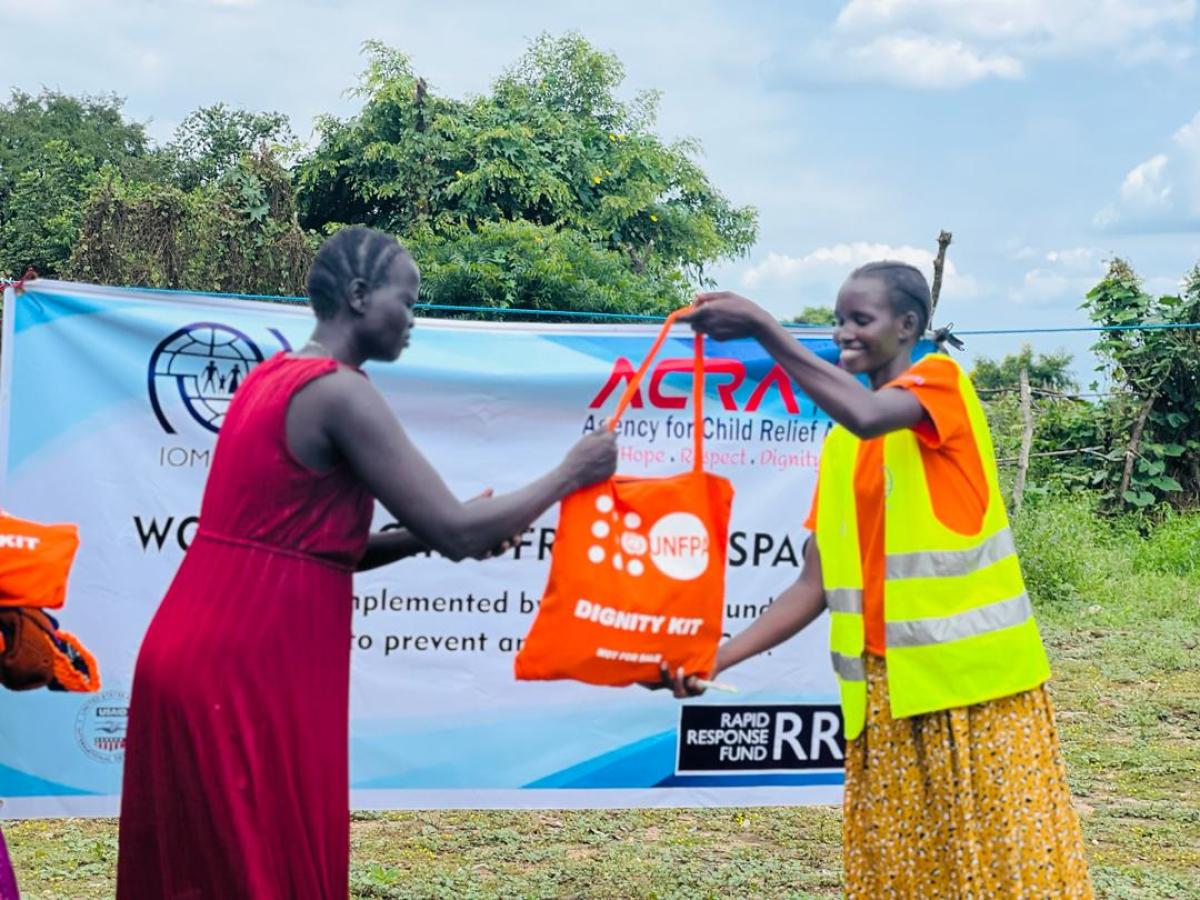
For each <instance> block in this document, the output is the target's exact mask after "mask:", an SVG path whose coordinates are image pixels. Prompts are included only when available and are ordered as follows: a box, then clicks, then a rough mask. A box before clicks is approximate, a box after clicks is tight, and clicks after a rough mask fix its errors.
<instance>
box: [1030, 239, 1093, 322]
mask: <svg viewBox="0 0 1200 900" xmlns="http://www.w3.org/2000/svg"><path fill="white" fill-rule="evenodd" d="M1031 256H1039V257H1040V259H1039V263H1038V265H1036V266H1035V267H1034V268H1032V269H1029V270H1028V271H1026V272H1025V273H1024V275H1023V276H1022V277H1021V281H1020V284H1018V285H1017V286H1016V287H1014V288H1012V289H1011V290H1010V291H1009V299H1010V300H1011V301H1012V302H1013V303H1016V304H1018V305H1020V306H1039V307H1047V308H1049V307H1065V308H1074V307H1077V306H1078V305H1079V304H1080V303H1081V302H1083V298H1084V296H1085V295H1086V294H1087V292H1088V291H1090V290H1091V289H1092V287H1093V286H1094V285H1095V284H1096V282H1097V281H1099V280H1100V279H1101V278H1102V277H1103V275H1104V266H1105V259H1106V253H1105V251H1102V250H1101V249H1099V248H1098V247H1067V248H1064V249H1061V250H1047V251H1046V252H1045V253H1042V254H1031Z"/></svg>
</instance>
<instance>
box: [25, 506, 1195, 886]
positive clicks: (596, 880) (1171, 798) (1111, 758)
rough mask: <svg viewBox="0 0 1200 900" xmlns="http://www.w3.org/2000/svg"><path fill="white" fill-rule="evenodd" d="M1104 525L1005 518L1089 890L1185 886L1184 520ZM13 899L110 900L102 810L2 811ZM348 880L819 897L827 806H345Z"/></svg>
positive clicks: (1189, 743)
mask: <svg viewBox="0 0 1200 900" xmlns="http://www.w3.org/2000/svg"><path fill="white" fill-rule="evenodd" d="M1138 525H1139V523H1137V522H1132V521H1123V522H1117V523H1110V522H1105V521H1103V520H1100V519H1099V518H1097V517H1096V516H1095V515H1094V514H1093V513H1092V510H1091V509H1090V507H1089V506H1088V504H1087V501H1086V499H1080V498H1075V499H1073V500H1070V501H1065V500H1054V499H1045V498H1034V499H1033V500H1031V503H1030V505H1029V506H1027V508H1026V510H1025V512H1024V513H1023V515H1022V516H1021V519H1020V521H1019V522H1017V523H1016V530H1017V534H1018V541H1019V543H1020V546H1021V552H1022V558H1023V561H1024V565H1025V569H1026V571H1027V573H1028V576H1029V578H1028V580H1029V585H1030V590H1031V592H1032V593H1033V595H1034V598H1035V601H1036V603H1037V606H1038V614H1039V618H1040V620H1041V624H1042V631H1043V634H1044V636H1045V638H1046V642H1047V644H1048V646H1049V648H1050V653H1051V656H1052V658H1053V661H1054V667H1055V677H1054V681H1053V682H1052V689H1053V693H1054V699H1055V703H1056V705H1057V707H1058V714H1059V727H1060V729H1061V733H1062V740H1063V747H1064V751H1065V753H1066V756H1067V764H1068V768H1069V771H1070V777H1071V786H1072V789H1073V790H1074V792H1075V798H1076V803H1077V806H1078V808H1079V811H1080V814H1081V816H1082V821H1083V828H1084V835H1085V838H1086V841H1087V846H1088V852H1089V855H1090V860H1091V869H1092V878H1093V880H1094V882H1095V885H1096V889H1097V893H1098V894H1099V896H1101V897H1111V898H1182V897H1200V649H1198V646H1197V645H1198V641H1200V571H1198V568H1200V516H1196V515H1191V516H1174V517H1172V518H1170V519H1168V520H1167V521H1166V522H1164V523H1162V524H1161V525H1159V526H1157V527H1155V528H1154V529H1152V530H1150V531H1148V532H1144V531H1143V530H1139V527H1138ZM5 833H6V835H7V836H8V840H9V845H10V849H11V850H12V852H13V857H14V862H15V863H16V866H17V872H18V876H19V878H20V879H21V882H22V889H23V892H24V895H25V896H26V897H29V898H70V900H91V898H103V897H111V896H112V891H113V867H114V863H115V859H116V850H117V845H116V843H117V842H116V825H115V821H114V820H112V819H100V820H60V821H45V820H39V821H30V822H12V823H6V824H5ZM352 839H353V852H352V869H351V886H352V893H353V896H355V897H361V898H408V897H413V898H416V897H446V898H451V897H453V898H459V897H603V898H618V897H639V898H651V897H659V898H665V897H681V898H689V900H691V898H706V897H753V896H761V897H833V896H838V895H839V894H840V885H841V821H840V815H839V813H838V811H837V810H836V809H830V808H799V809H756V810H726V809H710V810H623V811H611V810H606V811H571V812H565V811H546V812H419V813H384V814H358V815H355V817H354V823H353V826H352Z"/></svg>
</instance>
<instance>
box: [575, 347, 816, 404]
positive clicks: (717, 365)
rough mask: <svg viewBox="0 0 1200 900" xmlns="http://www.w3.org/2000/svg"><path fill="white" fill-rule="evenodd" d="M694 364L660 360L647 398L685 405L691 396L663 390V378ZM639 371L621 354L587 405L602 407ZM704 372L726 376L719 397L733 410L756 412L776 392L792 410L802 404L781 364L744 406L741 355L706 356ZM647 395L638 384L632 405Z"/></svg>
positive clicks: (658, 401)
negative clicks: (740, 399)
mask: <svg viewBox="0 0 1200 900" xmlns="http://www.w3.org/2000/svg"><path fill="white" fill-rule="evenodd" d="M694 366H695V362H694V361H693V360H692V359H691V358H690V357H689V358H687V359H670V358H668V359H663V360H660V361H659V362H658V363H657V364H656V365H655V366H654V368H653V369H652V370H651V372H650V375H649V376H648V378H647V379H646V381H647V382H648V383H649V386H648V387H647V388H646V398H648V399H649V401H650V405H651V406H652V407H654V408H655V409H683V408H685V407H686V406H687V403H688V398H687V397H686V396H685V395H684V394H664V393H663V380H664V379H665V378H666V377H667V376H668V375H670V374H672V373H675V372H684V373H689V374H690V373H691V372H692V370H693V368H694ZM636 371H637V369H636V367H635V366H634V365H633V363H631V362H630V361H629V360H628V359H626V358H625V357H623V356H622V357H620V358H618V359H617V361H616V362H615V363H613V367H612V371H611V372H610V373H609V376H608V381H606V382H605V383H604V387H602V388H600V391H599V393H597V394H596V396H595V397H593V398H592V402H591V403H589V404H588V407H589V408H590V409H599V408H600V407H602V406H603V405H604V404H605V403H606V402H607V401H608V399H609V397H611V396H612V395H613V394H617V395H618V396H619V395H620V393H621V391H623V390H624V389H625V386H626V385H627V384H628V383H629V382H630V381H632V380H633V375H634V372H636ZM704 374H705V376H723V378H722V380H721V381H718V382H717V385H716V387H717V397H718V398H719V399H720V401H721V406H722V407H723V408H724V409H726V410H729V411H732V412H738V411H742V412H755V411H757V410H758V408H759V407H760V406H762V403H763V400H764V399H765V398H766V396H767V395H768V394H769V393H776V394H778V396H779V399H780V401H781V402H782V403H783V407H784V409H786V410H787V411H788V412H790V413H793V414H798V413H799V412H800V405H799V404H798V403H797V402H796V392H795V389H794V388H793V387H792V380H791V379H790V378H788V375H787V372H785V371H784V370H783V367H782V366H779V365H775V366H772V367H771V369H770V370H768V371H767V374H766V375H764V376H763V378H762V380H761V381H759V383H758V386H757V387H755V388H754V391H753V392H752V393H751V394H750V397H749V399H747V400H746V405H745V406H739V404H738V400H737V390H738V388H740V387H741V386H742V384H743V383H744V382H745V381H746V365H745V363H743V362H742V361H741V360H739V359H722V358H710V359H705V360H704ZM644 383H645V382H644ZM646 398H643V396H642V389H641V388H640V387H639V388H638V389H637V390H636V391H634V393H633V397H632V398H631V399H630V401H629V405H630V406H632V407H634V408H635V409H642V408H644V407H645V405H646V403H645V400H646Z"/></svg>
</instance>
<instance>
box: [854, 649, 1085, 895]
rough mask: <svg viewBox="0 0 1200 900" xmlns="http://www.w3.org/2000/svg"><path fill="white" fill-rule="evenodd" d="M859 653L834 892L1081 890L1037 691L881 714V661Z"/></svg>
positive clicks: (1066, 797) (1076, 843) (1075, 840)
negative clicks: (855, 724) (863, 715)
mask: <svg viewBox="0 0 1200 900" xmlns="http://www.w3.org/2000/svg"><path fill="white" fill-rule="evenodd" d="M866 661H867V666H866V668H867V723H866V728H865V729H864V730H863V733H862V734H861V735H860V736H859V737H858V738H857V739H855V740H853V741H850V742H849V743H848V744H847V747H846V799H845V817H844V825H843V829H844V833H843V853H844V855H845V860H846V896H847V897H853V898H871V900H874V898H877V897H905V898H907V897H919V898H933V897H945V898H951V897H952V898H964V900H965V898H983V897H1012V898H1022V900H1026V898H1041V897H1053V898H1060V897H1072V898H1074V897H1091V896H1092V885H1091V881H1090V880H1089V878H1088V871H1087V860H1086V858H1085V856H1084V852H1083V837H1082V835H1081V833H1080V830H1079V820H1078V818H1077V817H1076V815H1075V810H1074V808H1073V807H1072V806H1071V794H1070V790H1069V789H1068V787H1067V777H1066V770H1065V768H1064V767H1063V762H1062V757H1061V755H1060V753H1059V747H1058V732H1057V730H1056V728H1055V726H1054V710H1053V707H1052V706H1051V704H1050V698H1049V697H1048V696H1047V694H1046V691H1045V689H1044V688H1037V689H1035V690H1032V691H1026V692H1024V693H1021V694H1017V695H1015V696H1012V697H1004V698H1001V699H999V700H992V701H989V702H987V703H979V704H976V705H975V706H968V707H963V708H959V709H951V710H946V711H944V712H936V713H929V714H927V715H923V716H915V717H913V718H910V719H893V718H892V716H891V713H890V711H889V708H888V691H887V677H886V670H885V668H884V661H883V659H882V658H881V657H878V656H872V655H870V654H868V655H867V657H866Z"/></svg>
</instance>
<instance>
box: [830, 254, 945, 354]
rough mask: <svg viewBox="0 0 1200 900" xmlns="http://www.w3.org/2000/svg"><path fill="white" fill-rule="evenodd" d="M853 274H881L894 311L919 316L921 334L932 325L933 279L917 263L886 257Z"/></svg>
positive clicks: (874, 276) (853, 276) (870, 275)
mask: <svg viewBox="0 0 1200 900" xmlns="http://www.w3.org/2000/svg"><path fill="white" fill-rule="evenodd" d="M850 277H851V278H860V277H861V278H878V279H879V280H880V281H882V282H883V285H884V287H885V288H886V289H887V293H888V300H889V301H890V302H891V304H892V311H893V312H894V313H895V314H896V315H898V316H900V315H904V313H906V312H911V313H913V314H915V315H916V317H917V337H920V336H921V335H923V334H924V333H925V329H926V328H928V327H929V315H930V309H931V307H932V305H933V301H932V299H931V298H930V294H929V282H928V281H926V280H925V276H924V275H923V274H922V273H921V270H920V269H918V268H917V267H916V266H911V265H909V264H908V263H905V262H899V261H897V260H891V259H884V260H880V261H879V262H869V263H867V264H866V265H863V266H859V267H858V268H857V269H855V270H854V271H853V272H851V273H850Z"/></svg>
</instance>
